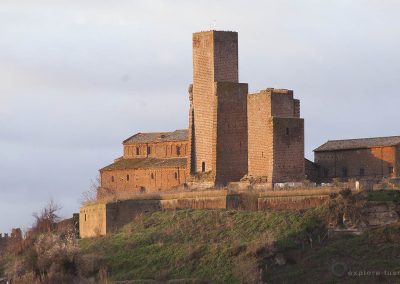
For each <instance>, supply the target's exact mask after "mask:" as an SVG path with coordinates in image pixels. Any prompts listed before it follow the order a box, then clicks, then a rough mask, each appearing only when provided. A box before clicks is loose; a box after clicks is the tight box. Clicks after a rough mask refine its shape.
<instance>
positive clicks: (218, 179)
mask: <svg viewBox="0 0 400 284" xmlns="http://www.w3.org/2000/svg"><path fill="white" fill-rule="evenodd" d="M238 81H239V74H238V34H237V33H236V32H226V31H208V32H199V33H195V34H193V86H192V87H191V88H190V101H191V107H190V115H189V145H190V147H191V155H190V159H189V162H188V164H189V166H190V172H191V174H201V173H209V174H210V176H211V177H212V179H213V180H214V182H215V183H216V184H217V185H218V184H221V185H223V184H226V183H227V182H229V181H237V180H240V178H241V177H243V176H244V175H246V174H247V92H248V86H247V84H240V83H238Z"/></svg>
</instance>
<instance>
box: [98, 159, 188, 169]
mask: <svg viewBox="0 0 400 284" xmlns="http://www.w3.org/2000/svg"><path fill="white" fill-rule="evenodd" d="M176 167H180V168H185V167H186V158H174V159H157V158H135V159H120V160H117V161H115V162H114V163H112V164H111V165H108V166H106V167H104V168H102V169H100V171H107V170H127V169H148V168H176Z"/></svg>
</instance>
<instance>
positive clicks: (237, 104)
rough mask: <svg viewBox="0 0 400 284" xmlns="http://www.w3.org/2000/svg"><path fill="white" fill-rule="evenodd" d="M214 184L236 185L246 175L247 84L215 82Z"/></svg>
mask: <svg viewBox="0 0 400 284" xmlns="http://www.w3.org/2000/svg"><path fill="white" fill-rule="evenodd" d="M215 88H216V91H215V93H216V95H217V97H218V111H217V113H218V115H217V121H218V122H217V167H216V183H217V184H220V185H225V184H227V183H228V182H231V181H239V180H240V179H241V178H242V177H243V176H245V175H246V174H247V149H248V146H247V145H248V139H247V133H248V128H247V91H248V86H247V84H239V83H228V82H217V83H215Z"/></svg>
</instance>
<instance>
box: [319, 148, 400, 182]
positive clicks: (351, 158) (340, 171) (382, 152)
mask: <svg viewBox="0 0 400 284" xmlns="http://www.w3.org/2000/svg"><path fill="white" fill-rule="evenodd" d="M397 151H398V150H397V149H396V147H394V146H393V147H376V148H370V149H354V150H342V151H326V152H315V153H314V155H315V163H317V164H318V165H320V171H321V172H320V177H321V180H322V181H330V180H331V179H332V178H352V177H354V178H381V177H385V176H393V175H394V172H395V171H396V167H397V168H398V163H397V162H396V154H397ZM390 169H393V171H392V172H389V170H390ZM362 171H364V172H362ZM345 174H346V175H345Z"/></svg>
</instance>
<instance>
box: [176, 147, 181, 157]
mask: <svg viewBox="0 0 400 284" xmlns="http://www.w3.org/2000/svg"><path fill="white" fill-rule="evenodd" d="M176 155H177V156H180V155H181V147H179V146H176Z"/></svg>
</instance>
